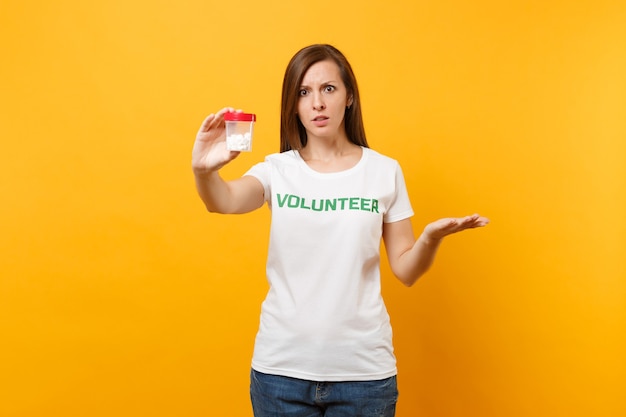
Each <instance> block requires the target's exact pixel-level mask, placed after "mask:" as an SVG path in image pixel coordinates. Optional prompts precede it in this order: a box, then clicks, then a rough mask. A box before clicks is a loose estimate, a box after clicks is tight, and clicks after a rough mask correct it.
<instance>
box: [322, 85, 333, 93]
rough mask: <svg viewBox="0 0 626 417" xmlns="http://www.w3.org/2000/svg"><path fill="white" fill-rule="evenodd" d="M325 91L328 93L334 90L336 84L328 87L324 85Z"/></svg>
mask: <svg viewBox="0 0 626 417" xmlns="http://www.w3.org/2000/svg"><path fill="white" fill-rule="evenodd" d="M324 91H325V92H326V93H332V92H333V91H335V86H334V85H327V86H326V87H324Z"/></svg>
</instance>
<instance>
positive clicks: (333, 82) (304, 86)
mask: <svg viewBox="0 0 626 417" xmlns="http://www.w3.org/2000/svg"><path fill="white" fill-rule="evenodd" d="M329 84H337V81H335V80H331V81H324V82H323V83H321V84H320V85H322V86H324V85H329ZM300 88H310V87H309V86H308V85H306V84H302V85H300Z"/></svg>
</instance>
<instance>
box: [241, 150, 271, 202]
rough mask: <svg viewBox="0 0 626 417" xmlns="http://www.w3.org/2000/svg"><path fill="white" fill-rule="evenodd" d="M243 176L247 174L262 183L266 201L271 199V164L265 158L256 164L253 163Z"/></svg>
mask: <svg viewBox="0 0 626 417" xmlns="http://www.w3.org/2000/svg"><path fill="white" fill-rule="evenodd" d="M243 175H244V176H246V175H249V176H251V177H254V178H256V179H257V180H259V181H260V182H261V184H262V185H263V194H264V198H265V201H266V202H269V201H272V198H271V190H272V189H271V181H270V178H271V166H270V163H269V162H268V161H267V159H266V160H265V161H264V162H259V163H258V164H256V165H253V166H252V168H250V169H249V170H248V171H246V173H244V174H243Z"/></svg>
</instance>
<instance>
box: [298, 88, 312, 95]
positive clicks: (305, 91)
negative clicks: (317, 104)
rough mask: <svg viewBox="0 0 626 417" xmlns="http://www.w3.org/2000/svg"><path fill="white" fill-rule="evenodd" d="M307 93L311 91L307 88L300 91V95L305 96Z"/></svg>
mask: <svg viewBox="0 0 626 417" xmlns="http://www.w3.org/2000/svg"><path fill="white" fill-rule="evenodd" d="M307 94H309V92H308V91H307V90H305V89H302V90H300V91H298V95H299V96H300V97H304V96H306V95H307Z"/></svg>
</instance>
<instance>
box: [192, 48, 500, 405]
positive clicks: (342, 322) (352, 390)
mask: <svg viewBox="0 0 626 417" xmlns="http://www.w3.org/2000/svg"><path fill="white" fill-rule="evenodd" d="M227 111H234V109H232V108H225V109H222V110H220V111H219V112H217V113H216V114H212V115H209V116H208V117H207V118H206V119H205V120H204V122H203V123H202V125H201V127H200V130H199V132H198V135H197V137H196V142H195V144H194V149H193V157H192V166H193V170H194V174H195V179H196V186H197V190H198V193H199V195H200V197H201V199H202V201H203V202H204V203H205V205H206V207H207V209H208V210H209V211H210V212H217V213H246V212H250V211H252V210H255V209H257V208H259V207H261V206H262V205H263V203H265V202H267V204H268V206H269V207H270V209H271V216H272V217H271V219H272V223H271V231H270V243H269V251H268V259H267V278H268V281H269V283H270V289H269V291H268V294H267V297H266V299H265V301H264V302H263V305H262V311H261V322H260V327H259V332H258V334H257V337H256V342H255V349H254V355H253V360H252V371H251V399H252V406H253V410H254V415H255V416H256V417H266V416H268V417H269V416H272V417H276V416H294V417H296V416H303V417H304V416H307V417H309V416H327V417H332V416H393V415H394V414H395V404H396V400H397V395H398V392H397V387H396V361H395V357H394V354H393V346H392V341H391V335H392V334H391V326H390V323H389V316H388V314H387V311H386V308H385V305H384V302H383V300H382V297H381V292H380V265H379V261H380V253H379V251H380V241H381V238H382V239H383V241H384V244H385V249H386V252H387V256H388V259H389V262H390V266H391V269H392V271H393V273H394V275H395V276H396V277H397V278H398V279H399V280H400V281H401V282H403V283H404V284H405V285H407V286H411V285H412V284H413V283H415V281H416V280H417V279H418V278H419V277H420V276H421V275H423V274H424V273H425V272H426V270H427V269H428V268H429V267H430V265H431V263H432V262H433V259H434V257H435V254H436V251H437V248H438V246H439V244H440V243H441V240H442V239H443V238H444V237H445V236H447V235H449V234H452V233H455V232H459V231H462V230H465V229H469V228H474V227H479V226H484V225H486V224H487V223H488V220H487V219H486V218H484V217H481V216H479V215H472V216H467V217H464V218H446V219H440V220H437V221H435V222H433V223H431V224H429V225H427V226H426V227H425V228H424V231H423V232H422V234H421V235H420V236H419V238H418V239H415V236H414V234H413V229H412V226H411V221H410V217H411V216H412V215H413V210H412V208H411V204H410V202H409V198H408V194H407V190H406V186H405V183H404V178H403V175H402V171H401V169H400V166H399V165H398V163H397V162H396V161H395V160H393V159H391V158H388V157H386V156H383V155H381V154H379V153H377V152H375V151H373V150H371V149H370V148H369V147H368V145H367V140H366V138H365V132H364V128H363V121H362V117H361V106H360V99H359V91H358V88H357V83H356V79H355V77H354V74H353V71H352V68H351V66H350V64H349V63H348V61H347V60H346V58H345V57H344V55H343V54H342V53H341V52H340V51H338V50H337V49H336V48H334V47H332V46H330V45H312V46H309V47H306V48H304V49H302V50H300V51H299V52H298V53H296V55H295V56H294V57H293V58H292V59H291V61H290V62H289V64H288V66H287V70H286V73H285V78H284V81H283V91H282V108H281V152H280V153H278V154H273V155H269V156H267V157H266V159H265V161H264V162H262V163H259V164H257V165H255V166H253V167H252V168H251V169H250V170H249V171H248V172H246V173H245V174H244V175H243V176H242V177H241V178H239V179H235V180H232V181H225V180H223V179H222V178H221V177H220V175H219V169H220V168H221V167H222V166H224V165H225V164H227V163H228V162H230V161H231V160H232V159H234V158H235V157H237V155H238V152H234V151H228V150H226V147H225V137H224V136H225V135H224V113H225V112H227Z"/></svg>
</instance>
